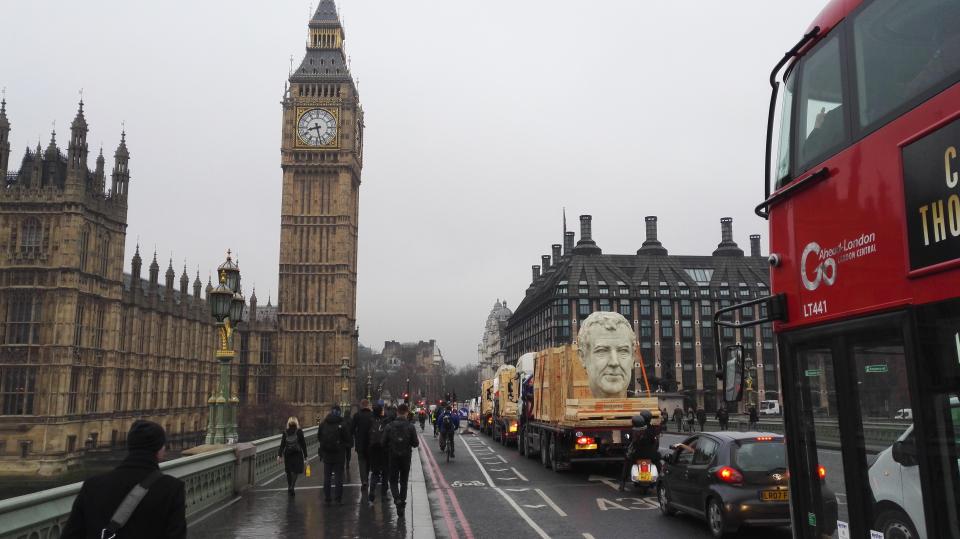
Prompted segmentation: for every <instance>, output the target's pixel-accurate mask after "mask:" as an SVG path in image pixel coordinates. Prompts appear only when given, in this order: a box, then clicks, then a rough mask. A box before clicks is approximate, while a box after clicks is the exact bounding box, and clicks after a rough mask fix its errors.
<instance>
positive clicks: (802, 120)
mask: <svg viewBox="0 0 960 539" xmlns="http://www.w3.org/2000/svg"><path fill="white" fill-rule="evenodd" d="M799 83H800V89H799V91H798V93H797V95H798V98H799V103H798V104H799V109H798V111H797V119H796V122H794V123H796V124H797V126H796V129H798V130H799V132H797V131H794V132H795V133H797V146H798V151H797V169H796V171H797V172H800V171H803V170H807V169H808V168H810V167H811V166H813V165H815V164H817V163H819V162H820V161H822V160H823V159H825V158H826V157H828V156H829V155H830V154H832V153H835V152H836V151H838V150H839V149H840V148H841V146H842V144H843V142H844V141H845V140H846V139H847V136H846V133H847V128H846V123H847V122H846V119H845V117H844V116H845V115H844V107H843V106H842V105H843V83H842V77H841V70H840V38H839V36H837V35H833V36H830V37H828V38H826V39H825V40H824V41H823V42H822V43H820V44H819V45H817V47H816V48H814V50H813V51H812V52H810V53H809V54H808V55H807V56H805V57H804V58H803V60H802V63H801V65H800V79H799Z"/></svg>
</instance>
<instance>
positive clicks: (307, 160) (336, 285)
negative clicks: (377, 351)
mask: <svg viewBox="0 0 960 539" xmlns="http://www.w3.org/2000/svg"><path fill="white" fill-rule="evenodd" d="M308 27H309V31H308V36H307V49H306V54H305V55H304V57H303V61H302V62H301V63H300V67H298V68H297V69H296V70H295V71H293V73H292V74H291V75H290V80H289V87H288V90H287V93H286V95H285V96H284V99H283V141H282V145H281V168H282V169H283V201H282V209H281V216H280V285H279V288H280V290H279V305H278V312H277V321H278V324H279V328H278V329H279V343H277V344H278V346H277V352H278V355H279V358H278V365H277V374H278V380H277V382H278V383H277V393H278V395H277V396H278V398H279V399H280V400H282V401H286V402H289V403H291V404H293V405H294V406H297V407H299V408H300V412H299V416H300V418H301V420H303V421H305V422H308V423H309V422H311V421H313V420H314V418H315V417H317V416H320V417H322V416H323V415H325V414H326V413H327V412H328V411H329V409H330V406H331V405H333V404H334V403H340V402H353V400H354V395H353V386H354V384H353V378H354V376H355V366H356V357H357V330H356V319H357V317H356V298H357V217H358V207H359V201H360V197H359V192H360V170H361V168H362V166H363V159H362V155H363V109H362V108H361V106H360V99H359V96H358V95H357V87H356V85H355V84H354V81H353V77H352V76H351V75H350V70H349V67H348V65H347V62H346V56H345V54H344V51H343V40H344V32H343V27H342V26H341V25H340V19H339V16H338V15H337V8H336V5H335V4H334V2H333V0H323V1H321V2H320V5H319V7H318V8H317V11H316V13H315V14H314V15H313V18H312V19H311V20H310V23H309V25H308ZM344 362H346V367H348V368H347V369H345V368H343V367H344Z"/></svg>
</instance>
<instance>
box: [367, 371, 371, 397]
mask: <svg viewBox="0 0 960 539" xmlns="http://www.w3.org/2000/svg"><path fill="white" fill-rule="evenodd" d="M370 382H371V380H370V373H369V372H368V373H367V400H370Z"/></svg>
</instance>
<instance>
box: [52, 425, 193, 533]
mask: <svg viewBox="0 0 960 539" xmlns="http://www.w3.org/2000/svg"><path fill="white" fill-rule="evenodd" d="M166 441H167V436H166V433H165V432H164V431H163V427H161V426H160V425H158V424H156V423H154V422H152V421H144V420H137V421H134V423H133V425H132V426H131V427H130V432H129V433H128V434H127V451H128V454H127V458H125V459H124V460H123V462H121V463H120V465H119V466H117V467H116V468H115V469H114V470H112V471H110V472H107V473H105V474H103V475H97V476H94V477H91V478H89V479H87V480H86V481H84V482H83V486H82V487H80V493H79V494H78V495H77V497H76V499H75V500H74V501H73V509H72V510H71V511H70V517H69V519H67V523H66V525H65V526H64V528H63V532H62V533H61V534H60V537H62V538H68V539H74V538H76V539H79V538H89V539H100V537H101V532H102V531H103V530H104V528H106V527H107V524H108V523H109V522H110V518H111V517H112V516H113V513H114V511H116V510H117V508H118V507H119V506H120V503H121V502H122V501H123V500H124V498H126V497H127V494H129V493H130V491H131V490H132V489H133V487H135V486H136V485H138V484H139V483H140V482H141V481H143V480H144V479H145V478H146V477H147V476H148V475H150V474H151V473H153V472H154V471H155V470H158V469H159V468H160V465H159V462H160V460H161V459H163V457H164V454H165V453H166V451H165V449H164V446H165V445H166ZM120 529H121V530H122V533H121V536H122V537H138V538H143V539H152V538H157V539H160V538H164V539H166V538H176V539H179V538H183V537H186V536H187V519H186V494H185V489H184V483H183V481H181V480H179V479H176V478H174V477H170V476H169V475H161V476H160V478H159V479H157V481H156V482H154V483H153V485H151V486H150V488H149V490H148V491H147V494H146V496H144V498H143V500H142V501H141V502H140V504H139V505H138V506H137V508H136V509H135V510H134V511H133V514H132V515H130V519H129V520H127V522H126V524H125V525H124V526H123V527H122V528H120Z"/></svg>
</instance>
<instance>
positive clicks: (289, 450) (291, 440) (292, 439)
mask: <svg viewBox="0 0 960 539" xmlns="http://www.w3.org/2000/svg"><path fill="white" fill-rule="evenodd" d="M283 439H284V441H285V442H286V443H287V447H286V448H284V450H283V452H284V454H287V455H290V454H296V453H300V442H299V440H298V439H297V433H296V432H294V433H293V434H284V435H283Z"/></svg>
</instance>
